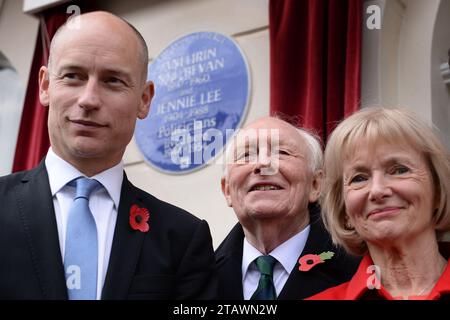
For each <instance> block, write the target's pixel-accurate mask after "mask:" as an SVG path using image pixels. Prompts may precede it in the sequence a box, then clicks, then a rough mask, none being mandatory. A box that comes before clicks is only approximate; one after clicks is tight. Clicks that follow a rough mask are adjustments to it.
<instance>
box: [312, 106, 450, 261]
mask: <svg viewBox="0 0 450 320" xmlns="http://www.w3.org/2000/svg"><path fill="white" fill-rule="evenodd" d="M362 138H364V139H366V141H367V144H368V145H369V146H374V145H375V144H376V143H377V142H379V141H380V140H381V141H388V142H390V143H398V144H399V145H401V146H405V145H406V146H410V147H411V148H413V149H415V150H416V151H418V152H419V153H421V154H422V155H423V156H424V158H425V159H426V161H427V164H428V167H429V170H430V172H431V175H432V179H433V182H434V185H435V188H436V189H435V196H437V197H438V199H439V208H438V209H437V211H436V212H435V213H434V216H433V223H434V226H435V229H436V231H437V236H438V238H440V237H441V236H442V233H443V232H445V231H448V230H450V206H449V204H448V199H450V179H449V177H450V162H449V156H448V153H447V150H446V148H445V147H444V145H443V144H442V143H441V141H440V140H439V139H438V137H437V136H436V135H435V134H434V133H433V130H432V128H431V127H430V126H428V125H427V124H426V123H425V122H423V121H421V120H419V118H418V117H417V116H416V115H415V114H414V113H412V112H411V111H409V110H407V109H401V108H392V109H388V108H380V107H372V108H366V109H363V110H360V111H358V112H356V113H354V114H353V115H351V116H350V117H348V118H347V119H345V120H344V121H342V122H341V123H340V124H339V125H338V126H337V127H336V129H335V130H334V131H333V133H332V134H331V136H330V139H329V141H328V143H327V145H326V148H325V160H324V163H325V181H324V193H323V195H322V198H321V205H322V218H323V220H324V224H325V226H326V228H327V230H328V231H329V232H330V234H331V237H332V239H333V242H334V243H335V244H338V245H342V246H343V247H344V248H345V249H346V250H347V251H348V252H350V253H352V254H355V255H363V254H364V253H366V251H367V245H366V243H365V241H364V240H363V239H362V238H361V237H360V236H359V235H358V233H357V232H356V231H355V230H354V229H349V228H346V227H345V224H346V221H347V218H346V210H345V204H344V198H343V163H344V161H345V158H346V157H347V156H348V155H349V154H351V152H354V151H355V148H356V144H357V142H358V141H360V140H361V139H362Z"/></svg>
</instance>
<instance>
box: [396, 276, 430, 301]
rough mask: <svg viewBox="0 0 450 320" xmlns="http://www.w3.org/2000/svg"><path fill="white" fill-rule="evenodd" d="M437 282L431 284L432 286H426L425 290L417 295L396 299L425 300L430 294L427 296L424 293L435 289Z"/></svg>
mask: <svg viewBox="0 0 450 320" xmlns="http://www.w3.org/2000/svg"><path fill="white" fill-rule="evenodd" d="M436 282H437V280H436V281H433V282H432V283H431V285H428V286H426V287H425V288H423V289H422V290H420V291H419V292H418V293H416V294H413V295H410V296H400V297H396V299H399V300H425V299H426V297H427V296H428V294H426V295H425V294H424V293H426V292H429V291H430V290H431V289H432V288H433V287H434V285H435V284H436Z"/></svg>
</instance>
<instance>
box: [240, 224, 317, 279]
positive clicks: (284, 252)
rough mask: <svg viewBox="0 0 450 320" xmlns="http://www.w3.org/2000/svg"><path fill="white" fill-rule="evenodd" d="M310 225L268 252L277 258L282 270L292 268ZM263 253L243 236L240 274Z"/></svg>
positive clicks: (303, 245) (301, 250)
mask: <svg viewBox="0 0 450 320" xmlns="http://www.w3.org/2000/svg"><path fill="white" fill-rule="evenodd" d="M309 230H310V226H309V225H307V226H306V227H305V228H304V229H303V230H302V231H300V232H299V233H297V234H296V235H294V236H293V237H291V238H289V239H288V240H286V241H285V242H283V243H282V244H280V245H279V246H278V247H276V248H275V249H273V250H272V251H271V252H270V253H269V254H270V255H271V256H272V257H274V258H275V259H277V261H278V262H279V263H280V264H281V265H282V266H283V268H284V270H285V271H286V272H287V273H288V274H290V273H291V271H292V269H294V267H295V264H296V263H297V259H298V257H299V256H300V254H301V253H302V252H303V249H304V248H305V244H306V240H307V239H308V235H309ZM261 255H264V254H263V253H261V252H260V251H259V250H258V249H256V248H255V247H254V246H253V245H251V244H250V243H249V242H248V241H247V238H245V237H244V248H243V254H242V275H243V276H245V274H246V273H247V271H248V268H249V267H250V264H251V263H252V262H253V261H254V260H255V259H256V258H258V257H259V256H261Z"/></svg>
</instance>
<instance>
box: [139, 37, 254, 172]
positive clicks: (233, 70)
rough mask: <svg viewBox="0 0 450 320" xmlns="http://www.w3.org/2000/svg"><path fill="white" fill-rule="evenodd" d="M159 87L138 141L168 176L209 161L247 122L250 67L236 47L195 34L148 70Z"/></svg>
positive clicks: (170, 48) (150, 160)
mask: <svg viewBox="0 0 450 320" xmlns="http://www.w3.org/2000/svg"><path fill="white" fill-rule="evenodd" d="M148 80H151V81H153V82H154V84H155V96H154V98H153V101H152V104H151V108H150V114H149V116H148V117H147V118H146V119H144V120H138V122H137V124H136V130H135V140H136V143H137V146H138V148H139V150H140V151H141V153H142V154H143V155H144V158H145V160H146V161H147V162H148V163H149V164H151V165H152V166H153V167H155V168H156V169H158V170H160V171H163V172H167V173H174V174H178V173H187V172H191V171H193V170H196V169H199V168H201V167H203V166H205V165H206V164H207V163H209V162H211V161H212V160H213V158H214V157H215V156H216V155H217V154H219V153H220V152H221V150H222V148H223V146H225V144H226V142H227V141H228V139H230V138H231V136H232V135H233V133H234V131H235V130H236V128H238V127H239V126H240V124H241V122H242V121H243V118H244V116H245V114H246V111H247V106H248V103H249V89H250V77H249V71H248V65H247V62H246V60H245V58H244V55H243V53H242V52H241V50H240V48H239V47H238V46H237V44H236V43H235V42H234V41H233V40H232V39H231V38H229V37H227V36H224V35H222V34H219V33H215V32H196V33H192V34H189V35H186V36H183V37H181V38H179V39H178V40H176V41H174V42H173V43H172V44H170V45H169V46H168V47H167V48H166V49H165V50H164V51H163V52H162V53H161V54H160V55H159V56H158V57H157V58H156V59H155V60H154V61H153V62H152V63H150V64H149V68H148Z"/></svg>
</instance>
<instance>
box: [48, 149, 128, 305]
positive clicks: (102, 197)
mask: <svg viewBox="0 0 450 320" xmlns="http://www.w3.org/2000/svg"><path fill="white" fill-rule="evenodd" d="M45 166H46V168H47V172H48V178H49V182H50V190H51V193H52V197H53V205H54V208H55V215H56V224H57V226H58V236H59V247H60V248H61V256H62V259H63V261H64V250H65V243H66V228H67V220H68V215H69V209H70V206H71V205H72V202H73V199H74V198H75V187H71V186H68V185H67V183H69V182H70V181H72V180H73V179H75V178H77V177H85V175H84V174H82V173H81V172H79V171H78V170H77V169H76V168H75V167H73V166H72V165H71V164H70V163H68V162H66V161H65V160H63V159H62V158H60V157H59V156H58V155H56V154H55V152H54V151H53V150H52V148H50V149H49V151H48V153H47V157H46V158H45ZM89 178H91V179H96V180H97V181H98V182H100V183H101V184H102V186H103V188H99V189H97V190H96V191H94V192H93V193H92V194H91V196H90V197H89V208H90V209H91V212H92V215H93V216H94V220H95V223H96V225H97V239H98V273H97V300H100V299H101V294H102V289H103V284H104V283H105V277H106V272H107V270H108V262H109V256H110V254H111V247H112V241H113V236H114V228H115V226H116V220H117V209H118V208H119V202H120V191H121V188H122V181H123V163H122V162H120V163H119V164H117V165H116V166H114V167H112V168H110V169H108V170H105V171H103V172H101V173H99V174H96V175H95V176H93V177H89Z"/></svg>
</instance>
